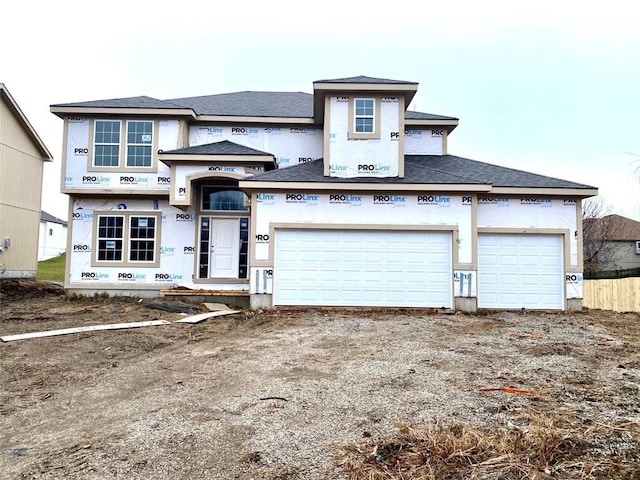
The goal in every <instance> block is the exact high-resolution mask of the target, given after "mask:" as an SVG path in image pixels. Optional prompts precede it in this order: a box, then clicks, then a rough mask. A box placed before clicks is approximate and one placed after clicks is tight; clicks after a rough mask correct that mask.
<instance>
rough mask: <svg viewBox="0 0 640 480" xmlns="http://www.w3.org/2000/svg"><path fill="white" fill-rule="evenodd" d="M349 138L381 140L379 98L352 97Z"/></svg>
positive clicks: (350, 102)
mask: <svg viewBox="0 0 640 480" xmlns="http://www.w3.org/2000/svg"><path fill="white" fill-rule="evenodd" d="M349 138H351V139H379V138H380V98H379V97H351V98H350V99H349Z"/></svg>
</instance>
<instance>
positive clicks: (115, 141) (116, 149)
mask: <svg viewBox="0 0 640 480" xmlns="http://www.w3.org/2000/svg"><path fill="white" fill-rule="evenodd" d="M93 164H94V166H96V167H117V166H119V164H120V121H119V120H96V123H95V134H94V155H93Z"/></svg>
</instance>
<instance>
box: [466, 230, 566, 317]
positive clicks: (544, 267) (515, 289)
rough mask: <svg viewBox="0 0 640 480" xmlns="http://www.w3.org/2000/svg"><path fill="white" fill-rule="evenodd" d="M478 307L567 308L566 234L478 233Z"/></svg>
mask: <svg viewBox="0 0 640 480" xmlns="http://www.w3.org/2000/svg"><path fill="white" fill-rule="evenodd" d="M478 242H479V248H478V308H523V307H524V308H532V309H554V310H562V309H563V308H564V283H563V274H564V269H563V253H562V252H563V248H562V247H563V237H562V235H505V234H495V235H494V234H480V235H478Z"/></svg>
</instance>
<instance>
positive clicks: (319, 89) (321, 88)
mask: <svg viewBox="0 0 640 480" xmlns="http://www.w3.org/2000/svg"><path fill="white" fill-rule="evenodd" d="M417 91H418V84H417V83H401V84H397V83H394V84H388V83H325V82H314V83H313V118H314V120H315V122H316V123H323V122H324V105H325V103H324V99H325V97H326V96H327V95H331V94H335V93H341V92H342V93H345V94H358V95H359V94H364V95H370V94H372V93H378V94H383V95H389V96H393V95H398V96H403V97H404V98H405V103H404V104H405V107H407V106H409V104H410V103H411V100H413V97H414V96H415V94H416V92H417Z"/></svg>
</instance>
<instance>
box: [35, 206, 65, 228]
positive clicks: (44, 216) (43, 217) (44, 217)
mask: <svg viewBox="0 0 640 480" xmlns="http://www.w3.org/2000/svg"><path fill="white" fill-rule="evenodd" d="M40 221H41V222H51V223H59V224H60V225H64V226H65V227H66V226H67V222H66V221H65V220H62V219H60V218H58V217H54V216H53V215H51V214H50V213H47V212H45V211H44V210H40Z"/></svg>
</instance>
